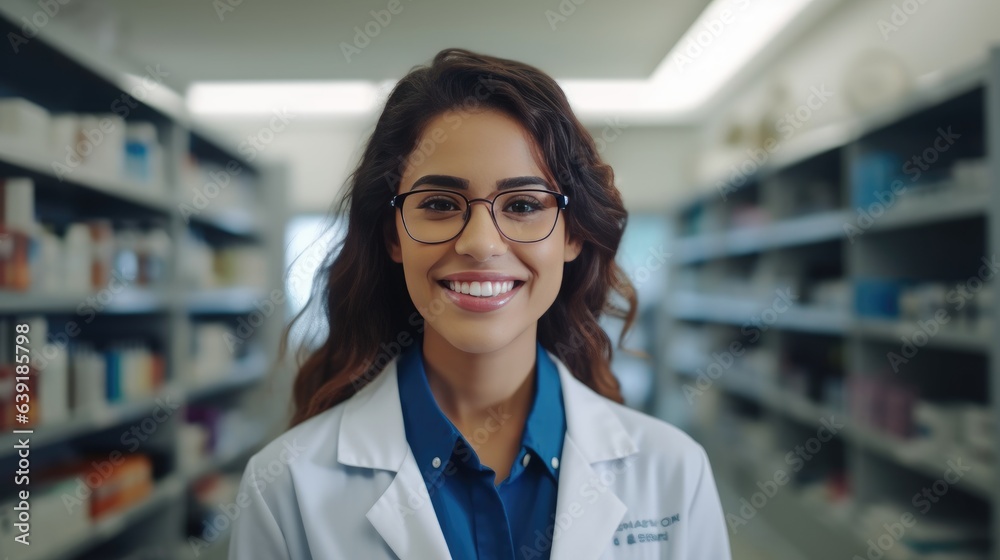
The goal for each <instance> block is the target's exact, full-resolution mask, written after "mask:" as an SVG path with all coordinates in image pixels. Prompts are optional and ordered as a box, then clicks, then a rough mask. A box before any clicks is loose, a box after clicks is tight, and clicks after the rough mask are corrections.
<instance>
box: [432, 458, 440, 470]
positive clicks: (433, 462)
mask: <svg viewBox="0 0 1000 560" xmlns="http://www.w3.org/2000/svg"><path fill="white" fill-rule="evenodd" d="M431 465H433V466H434V468H435V469H436V468H438V467H440V466H441V458H440V457H435V458H434V459H433V460H431Z"/></svg>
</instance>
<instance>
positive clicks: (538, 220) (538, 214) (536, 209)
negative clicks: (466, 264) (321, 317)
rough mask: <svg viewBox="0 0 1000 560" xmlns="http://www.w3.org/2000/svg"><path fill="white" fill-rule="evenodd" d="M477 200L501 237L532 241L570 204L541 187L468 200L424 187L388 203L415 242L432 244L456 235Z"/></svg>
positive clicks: (545, 233) (548, 229)
mask: <svg viewBox="0 0 1000 560" xmlns="http://www.w3.org/2000/svg"><path fill="white" fill-rule="evenodd" d="M480 201H481V202H485V203H487V204H489V205H490V215H491V216H492V217H493V223H494V224H495V225H496V226H497V230H498V231H499V232H500V233H501V234H502V235H503V236H504V237H506V238H507V239H510V240H511V241H516V242H518V243H535V242H538V241H542V240H543V239H545V238H547V237H548V236H549V235H550V234H551V233H552V231H553V230H555V228H556V221H557V220H558V219H559V211H560V210H563V209H565V208H566V206H567V205H568V204H569V197H568V196H566V195H564V194H560V193H556V192H552V191H547V190H543V189H522V190H513V191H505V192H502V193H500V194H498V195H497V196H496V197H494V198H493V200H489V199H486V198H474V199H472V200H469V199H468V198H466V197H465V196H463V195H462V194H460V193H457V192H455V191H450V190H443V189H424V190H419V191H410V192H407V193H403V194H397V195H396V196H394V197H392V200H390V201H389V205H390V206H392V207H393V208H399V210H400V212H401V213H402V216H403V228H404V229H406V233H407V234H408V235H409V236H410V237H411V238H413V240H414V241H417V242H419V243H427V244H434V243H444V242H446V241H451V240H452V239H454V238H456V237H458V236H459V234H461V233H462V231H463V230H464V229H465V226H466V224H468V223H469V218H470V217H471V216H472V203H473V202H480ZM497 208H499V209H500V211H499V212H497Z"/></svg>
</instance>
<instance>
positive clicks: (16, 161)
mask: <svg viewBox="0 0 1000 560" xmlns="http://www.w3.org/2000/svg"><path fill="white" fill-rule="evenodd" d="M52 163H53V160H52V158H45V157H41V156H40V155H38V154H35V153H32V152H30V151H27V150H25V149H23V148H21V147H19V146H18V145H17V143H16V142H15V141H14V140H13V139H11V138H7V137H3V136H0V165H6V166H8V167H13V168H14V171H13V172H11V171H6V172H5V175H15V174H16V173H17V172H18V171H20V172H23V173H25V174H28V175H31V176H33V177H34V178H37V179H41V180H42V182H44V183H45V184H46V185H62V186H63V187H64V188H65V189H66V190H67V192H68V191H71V190H72V189H75V188H82V189H85V190H87V191H90V192H91V193H94V194H98V195H101V196H104V197H107V198H111V199H116V200H122V201H125V202H128V203H131V204H133V205H135V206H139V207H142V208H145V209H147V210H150V211H152V212H155V213H158V214H169V213H170V212H172V211H173V210H174V208H173V205H172V204H171V203H170V199H169V197H168V196H167V194H166V189H164V188H162V187H161V188H157V187H155V186H152V185H143V184H141V183H136V182H132V181H128V180H124V179H120V178H115V177H103V176H101V175H99V174H95V173H92V172H90V171H88V170H87V169H82V168H77V169H74V170H72V171H71V172H70V173H68V174H66V175H65V176H63V177H60V176H58V175H57V174H56V172H55V171H54V170H53V166H52Z"/></svg>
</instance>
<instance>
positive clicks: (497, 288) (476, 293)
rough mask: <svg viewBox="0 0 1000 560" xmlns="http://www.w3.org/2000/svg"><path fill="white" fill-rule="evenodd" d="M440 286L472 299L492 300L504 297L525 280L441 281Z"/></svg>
mask: <svg viewBox="0 0 1000 560" xmlns="http://www.w3.org/2000/svg"><path fill="white" fill-rule="evenodd" d="M438 284H439V285H441V287H443V288H444V289H446V290H450V291H452V292H455V293H459V294H464V295H467V296H472V297H480V298H491V297H497V296H502V295H504V294H507V293H509V292H511V291H512V290H514V289H516V288H518V287H519V286H521V285H522V284H524V281H523V280H507V281H505V282H452V281H448V280H440V281H438Z"/></svg>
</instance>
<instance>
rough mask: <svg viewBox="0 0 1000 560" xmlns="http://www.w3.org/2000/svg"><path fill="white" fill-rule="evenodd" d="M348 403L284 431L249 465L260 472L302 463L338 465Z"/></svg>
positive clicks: (261, 450) (254, 456) (343, 403)
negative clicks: (337, 459) (337, 456)
mask: <svg viewBox="0 0 1000 560" xmlns="http://www.w3.org/2000/svg"><path fill="white" fill-rule="evenodd" d="M352 398H353V397H352ZM349 401H350V399H348V400H346V401H344V402H341V403H339V404H337V405H335V406H333V407H331V408H328V409H327V410H325V411H323V412H321V413H319V414H317V415H315V416H313V417H311V418H309V419H307V420H305V421H303V422H301V423H299V424H296V425H295V426H293V427H291V428H289V429H287V430H285V431H284V432H283V433H281V434H280V435H278V436H277V437H275V438H274V439H272V440H271V441H270V442H268V443H267V444H266V445H264V447H262V448H261V449H260V450H259V451H257V452H256V453H254V454H253V456H252V457H251V458H250V461H251V462H252V463H254V464H256V466H257V468H258V469H259V468H261V467H264V468H269V469H270V470H271V471H272V472H274V471H277V470H279V468H278V467H276V466H272V465H280V466H287V465H289V464H291V463H292V462H299V461H304V462H319V463H322V464H327V465H329V464H336V453H337V444H338V440H339V437H340V422H341V419H342V418H343V416H344V409H345V408H346V406H347V403H348V402H349ZM330 459H333V461H332V462H331V461H330ZM282 470H287V469H282ZM275 476H277V475H275Z"/></svg>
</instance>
